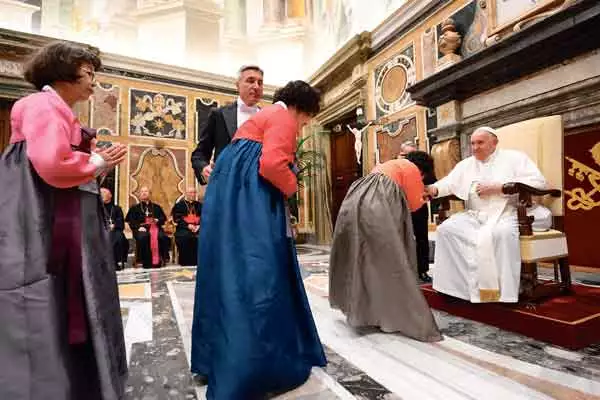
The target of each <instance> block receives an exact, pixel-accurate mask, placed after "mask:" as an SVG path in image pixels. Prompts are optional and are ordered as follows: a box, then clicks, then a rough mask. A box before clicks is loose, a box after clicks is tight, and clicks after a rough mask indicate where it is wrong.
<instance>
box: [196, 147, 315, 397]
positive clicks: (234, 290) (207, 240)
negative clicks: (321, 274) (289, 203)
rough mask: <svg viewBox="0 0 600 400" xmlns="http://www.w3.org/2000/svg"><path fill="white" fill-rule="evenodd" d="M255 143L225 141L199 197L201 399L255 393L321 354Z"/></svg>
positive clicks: (294, 379) (280, 211) (298, 376)
mask: <svg viewBox="0 0 600 400" xmlns="http://www.w3.org/2000/svg"><path fill="white" fill-rule="evenodd" d="M261 150H262V144H261V143H258V142H254V141H250V140H246V139H242V140H239V141H236V142H234V143H232V144H231V145H230V146H228V147H227V148H226V149H225V150H224V151H223V152H222V153H221V154H220V156H219V159H218V161H217V163H216V166H215V169H214V171H213V173H212V175H211V179H210V183H209V185H208V187H207V190H206V195H205V198H204V205H203V208H202V229H201V232H200V239H199V254H198V270H197V275H196V294H195V304H194V322H193V326H192V365H191V369H192V372H194V373H197V374H201V375H204V376H206V377H207V378H208V392H207V397H208V399H219V400H221V399H236V400H238V399H244V400H250V399H261V398H264V397H265V395H267V394H268V393H273V392H281V391H286V390H290V389H292V388H294V387H297V386H299V385H301V384H302V383H304V382H305V381H306V379H307V378H308V376H309V375H310V370H311V368H312V366H324V365H325V363H326V360H325V355H324V352H323V347H322V345H321V342H320V340H319V336H318V334H317V330H316V327H315V324H314V320H313V318H312V314H311V311H310V307H309V305H308V300H307V297H306V292H305V290H304V285H303V282H302V278H301V276H300V269H299V266H298V259H297V255H296V249H295V246H294V243H293V240H292V238H290V237H289V236H288V234H287V225H286V224H287V221H286V220H287V217H286V211H285V210H286V205H285V198H284V196H283V194H282V193H281V192H280V191H279V190H277V189H276V188H275V187H274V186H272V185H271V184H270V183H269V182H267V181H266V180H264V179H263V178H262V177H261V176H260V175H259V173H258V168H259V164H258V163H259V158H260V156H261Z"/></svg>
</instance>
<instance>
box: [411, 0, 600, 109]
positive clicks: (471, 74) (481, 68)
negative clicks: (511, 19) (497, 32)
mask: <svg viewBox="0 0 600 400" xmlns="http://www.w3.org/2000/svg"><path fill="white" fill-rule="evenodd" d="M599 23H600V3H599V2H597V1H596V0H576V2H575V3H574V4H573V5H572V6H570V7H568V8H567V9H564V10H562V11H561V12H557V13H555V14H553V15H550V16H548V17H546V18H544V19H543V20H542V21H540V22H538V23H535V24H533V25H530V26H528V27H527V28H526V29H523V30H520V31H518V32H513V33H512V34H511V35H508V36H507V37H506V38H505V39H504V40H502V41H500V42H498V43H496V44H494V45H493V46H491V47H487V48H485V49H483V50H481V51H479V52H477V53H475V54H472V55H471V56H470V57H467V58H465V59H464V60H462V61H461V62H458V63H456V64H454V65H452V66H450V67H448V68H446V69H444V70H442V71H440V72H438V73H436V74H433V75H431V76H429V77H427V78H425V79H423V80H421V81H419V82H417V83H416V84H414V85H413V86H411V87H409V88H407V91H408V92H410V93H411V95H412V98H413V100H415V101H416V102H417V104H419V105H423V106H426V107H435V106H438V105H440V104H444V103H447V102H448V101H451V100H464V99H468V98H470V97H473V96H475V95H477V94H479V93H483V92H485V91H487V90H490V89H493V88H497V87H499V86H501V85H503V84H506V83H510V82H513V81H515V80H517V79H520V78H522V77H524V76H527V75H531V74H533V73H536V72H539V71H542V70H544V69H545V68H548V67H550V66H553V65H557V64H560V63H562V62H564V61H565V60H569V59H572V58H574V57H577V56H579V55H582V54H586V53H588V52H590V51H592V50H595V49H598V48H600V35H597V34H596V33H595V32H596V29H597V26H598V24H599ZM557 43H565V44H566V43H568V45H564V46H561V47H560V51H558V50H557V47H556V46H557ZM532 54H535V57H532Z"/></svg>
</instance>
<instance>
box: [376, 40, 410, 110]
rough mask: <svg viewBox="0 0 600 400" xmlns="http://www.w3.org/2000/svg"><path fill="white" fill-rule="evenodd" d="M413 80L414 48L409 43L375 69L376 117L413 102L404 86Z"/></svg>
mask: <svg viewBox="0 0 600 400" xmlns="http://www.w3.org/2000/svg"><path fill="white" fill-rule="evenodd" d="M415 82H416V72H415V59H414V48H413V45H412V44H411V45H410V46H409V47H407V48H406V49H404V50H403V51H402V52H400V53H399V54H397V55H395V56H393V57H392V58H390V59H389V60H388V61H386V62H385V63H384V64H383V65H381V66H379V67H377V68H376V69H375V108H376V117H377V118H380V117H382V116H384V115H388V114H392V113H395V112H397V111H400V110H402V109H403V108H406V107H408V106H409V105H412V104H414V103H413V102H412V100H411V98H410V94H409V93H407V92H406V88H407V87H408V86H410V85H412V84H413V83H415Z"/></svg>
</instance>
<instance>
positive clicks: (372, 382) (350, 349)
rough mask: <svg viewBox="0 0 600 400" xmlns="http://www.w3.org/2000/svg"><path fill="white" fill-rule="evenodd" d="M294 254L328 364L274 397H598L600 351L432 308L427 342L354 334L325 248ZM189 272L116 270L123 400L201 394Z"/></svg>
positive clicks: (377, 333) (596, 279) (307, 248)
mask: <svg viewBox="0 0 600 400" xmlns="http://www.w3.org/2000/svg"><path fill="white" fill-rule="evenodd" d="M298 253H299V258H300V263H301V265H302V276H303V278H304V282H305V287H306V289H307V292H308V294H309V300H310V304H311V308H312V310H313V314H314V317H315V321H316V323H317V327H318V330H319V334H320V336H321V340H322V342H323V344H324V345H325V347H326V352H327V358H328V365H327V367H325V368H323V369H321V368H315V369H313V372H312V375H311V377H310V379H309V381H308V382H307V383H306V384H304V385H303V386H302V387H300V388H298V389H296V390H294V391H292V392H288V393H286V394H284V395H281V396H278V397H277V399H286V400H287V399H303V400H317V399H318V400H321V399H323V400H328V399H381V400H392V399H419V400H420V399H443V400H451V399H457V400H458V399H503V400H504V399H565V400H567V399H569V400H571V399H600V345H596V346H590V347H588V348H586V349H583V350H580V351H577V352H575V351H569V350H565V349H562V348H559V347H556V346H552V345H548V344H546V343H543V342H539V341H536V340H533V339H530V338H527V337H524V336H522V335H518V334H513V333H510V332H506V331H502V330H500V329H497V328H494V327H491V326H488V325H485V324H481V323H477V322H473V321H469V320H466V319H463V318H459V317H455V316H452V315H449V314H446V313H442V312H438V311H434V314H435V317H436V320H437V322H438V324H439V326H440V328H441V329H442V332H443V334H444V340H443V341H442V342H439V343H435V344H427V343H420V342H416V341H414V340H411V339H407V338H405V337H402V336H400V335H394V334H384V333H381V332H380V331H378V330H361V331H356V330H354V329H352V328H350V327H349V326H348V325H347V324H346V322H345V318H344V317H343V315H342V314H341V313H339V312H338V311H335V310H332V309H331V308H330V307H329V304H328V301H327V291H328V259H329V249H328V248H326V247H317V246H299V249H298ZM194 276H195V270H194V268H185V267H176V266H171V267H167V268H163V269H161V270H152V271H144V270H139V269H136V270H125V271H122V272H119V289H120V296H121V307H122V315H123V321H124V323H125V337H126V344H127V357H128V360H129V366H130V378H129V381H128V386H127V399H139V400H146V399H147V400H150V399H204V398H205V387H203V386H198V385H196V384H195V382H194V380H193V379H192V377H191V375H190V373H189V354H190V343H191V337H190V334H191V321H192V313H193V298H194ZM575 279H577V280H580V281H585V282H586V283H589V282H591V283H594V282H599V281H600V276H597V275H591V274H576V276H575ZM599 336H600V334H599Z"/></svg>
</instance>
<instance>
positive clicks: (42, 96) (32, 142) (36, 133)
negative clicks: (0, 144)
mask: <svg viewBox="0 0 600 400" xmlns="http://www.w3.org/2000/svg"><path fill="white" fill-rule="evenodd" d="M10 123H11V129H12V135H11V138H10V143H17V142H21V141H25V142H26V143H27V157H28V158H29V160H30V161H31V164H32V165H33V168H34V169H35V171H36V172H37V173H38V175H39V176H40V177H41V178H42V179H43V180H44V181H45V182H46V183H48V184H49V185H51V186H55V187H57V188H69V187H74V186H78V185H80V184H83V183H86V182H89V181H90V180H91V179H93V178H94V173H95V172H96V166H95V165H94V164H91V163H90V162H89V159H90V155H89V154H87V153H83V152H80V151H73V150H72V149H71V145H75V146H76V145H78V144H79V143H80V142H81V126H80V124H79V121H78V120H77V118H76V117H75V115H74V113H73V111H72V110H71V108H70V107H69V106H68V105H67V103H65V101H64V100H63V99H62V98H61V97H60V96H59V95H58V94H57V93H56V92H54V90H52V89H49V90H45V91H42V92H39V93H35V94H32V95H29V96H27V97H25V98H23V99H21V100H19V101H17V102H16V103H15V105H14V106H13V108H12V111H11V115H10Z"/></svg>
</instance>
